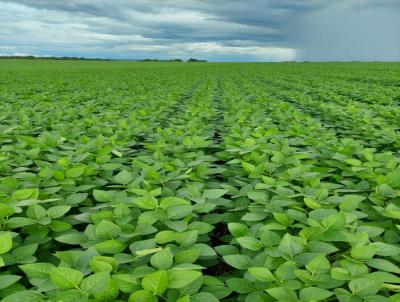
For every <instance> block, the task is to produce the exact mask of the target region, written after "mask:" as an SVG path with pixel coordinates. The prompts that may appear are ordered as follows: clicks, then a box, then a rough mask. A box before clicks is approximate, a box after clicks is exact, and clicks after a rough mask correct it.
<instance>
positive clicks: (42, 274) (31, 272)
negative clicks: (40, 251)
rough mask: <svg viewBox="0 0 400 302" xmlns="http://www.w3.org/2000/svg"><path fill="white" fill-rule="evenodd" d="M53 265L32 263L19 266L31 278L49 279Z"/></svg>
mask: <svg viewBox="0 0 400 302" xmlns="http://www.w3.org/2000/svg"><path fill="white" fill-rule="evenodd" d="M53 267H54V265H53V264H51V263H30V264H24V265H20V266H19V268H20V269H21V270H22V271H23V272H24V273H25V274H26V275H27V276H28V277H29V278H33V279H48V278H49V276H50V272H51V269H52V268H53Z"/></svg>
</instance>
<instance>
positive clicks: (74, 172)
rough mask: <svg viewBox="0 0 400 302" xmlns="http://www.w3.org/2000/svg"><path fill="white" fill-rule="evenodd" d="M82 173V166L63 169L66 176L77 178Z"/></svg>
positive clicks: (83, 168) (83, 171) (83, 169)
mask: <svg viewBox="0 0 400 302" xmlns="http://www.w3.org/2000/svg"><path fill="white" fill-rule="evenodd" d="M83 173H85V167H84V166H79V167H74V168H71V169H68V170H67V171H65V175H66V176H67V177H68V178H77V177H80V176H81V175H82V174H83Z"/></svg>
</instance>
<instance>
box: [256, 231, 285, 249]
mask: <svg viewBox="0 0 400 302" xmlns="http://www.w3.org/2000/svg"><path fill="white" fill-rule="evenodd" d="M260 241H261V243H262V244H263V245H264V246H276V245H278V244H279V243H280V242H281V237H280V236H279V235H278V234H277V233H275V232H273V231H269V230H265V231H263V232H262V233H261V237H260Z"/></svg>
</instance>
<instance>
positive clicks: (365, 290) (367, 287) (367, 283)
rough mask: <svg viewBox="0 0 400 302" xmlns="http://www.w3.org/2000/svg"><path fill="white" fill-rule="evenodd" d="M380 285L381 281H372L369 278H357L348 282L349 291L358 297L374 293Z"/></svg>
mask: <svg viewBox="0 0 400 302" xmlns="http://www.w3.org/2000/svg"><path fill="white" fill-rule="evenodd" d="M381 287H382V283H381V282H377V281H373V280H371V279H369V278H357V279H353V280H351V281H350V283H349V288H350V290H351V292H352V293H353V294H355V295H358V296H360V297H366V296H371V295H375V294H376V293H377V292H378V291H379V290H380V289H381Z"/></svg>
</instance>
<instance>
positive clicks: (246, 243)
mask: <svg viewBox="0 0 400 302" xmlns="http://www.w3.org/2000/svg"><path fill="white" fill-rule="evenodd" d="M237 241H238V242H239V244H240V246H241V247H243V248H246V249H249V250H252V251H258V250H259V249H261V248H262V244H261V242H260V241H259V240H257V239H256V238H254V237H240V238H237Z"/></svg>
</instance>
